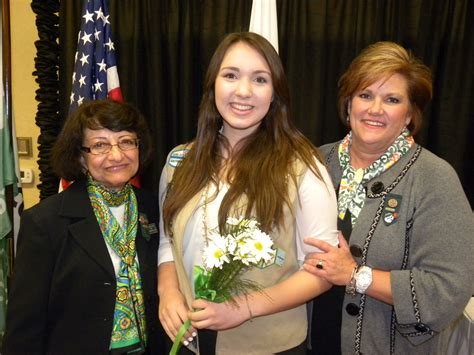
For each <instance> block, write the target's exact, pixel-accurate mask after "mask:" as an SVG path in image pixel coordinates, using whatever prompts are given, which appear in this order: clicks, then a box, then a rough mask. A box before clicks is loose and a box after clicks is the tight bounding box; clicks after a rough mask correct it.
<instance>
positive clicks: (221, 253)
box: [170, 217, 276, 355]
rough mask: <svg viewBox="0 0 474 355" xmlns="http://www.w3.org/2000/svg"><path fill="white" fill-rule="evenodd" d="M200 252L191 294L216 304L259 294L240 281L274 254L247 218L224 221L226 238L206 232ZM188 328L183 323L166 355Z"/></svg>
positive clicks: (270, 260)
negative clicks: (204, 245)
mask: <svg viewBox="0 0 474 355" xmlns="http://www.w3.org/2000/svg"><path fill="white" fill-rule="evenodd" d="M209 234H210V235H209V236H208V240H207V244H206V247H205V248H204V250H203V266H195V267H194V293H195V295H196V298H200V299H205V300H207V301H212V302H216V303H222V302H225V301H229V302H232V303H235V301H234V299H233V297H234V296H236V295H239V294H245V293H247V292H248V291H261V287H260V285H258V284H257V283H256V282H254V281H251V280H243V279H241V276H242V274H243V273H244V272H245V271H246V270H248V269H249V268H251V267H254V266H256V267H260V268H263V267H265V266H268V265H270V264H272V263H273V262H274V260H275V255H276V251H275V249H274V248H273V241H272V239H271V238H270V236H269V235H268V234H266V233H264V232H262V231H261V230H260V225H259V223H258V222H257V221H256V220H255V219H253V218H251V219H246V218H242V217H241V218H239V219H237V218H232V217H229V218H228V219H227V221H226V234H225V235H220V234H219V231H218V230H217V228H216V229H215V230H211V231H209ZM190 326H191V321H190V320H187V321H186V322H185V323H184V324H183V325H182V326H181V329H180V330H179V332H178V335H177V336H176V339H175V341H174V343H173V347H172V349H171V351H170V355H176V354H177V353H178V351H179V348H180V346H181V341H182V339H183V336H184V333H185V332H186V331H187V330H188V329H189V327H190Z"/></svg>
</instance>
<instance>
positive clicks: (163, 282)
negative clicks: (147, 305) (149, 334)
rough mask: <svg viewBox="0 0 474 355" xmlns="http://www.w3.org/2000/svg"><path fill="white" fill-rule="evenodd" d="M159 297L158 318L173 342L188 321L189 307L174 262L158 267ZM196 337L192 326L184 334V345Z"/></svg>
mask: <svg viewBox="0 0 474 355" xmlns="http://www.w3.org/2000/svg"><path fill="white" fill-rule="evenodd" d="M158 295H159V297H160V303H159V309H158V317H159V318H160V322H161V324H162V325H163V329H164V330H165V331H166V334H168V336H169V337H170V338H171V340H173V341H174V340H175V339H176V335H177V334H178V332H179V330H180V329H181V326H182V325H183V324H184V323H185V322H186V321H187V320H188V311H189V307H188V305H187V303H186V299H185V298H184V295H183V294H182V292H181V290H180V289H179V283H178V276H177V274H176V268H175V264H174V262H165V263H162V264H160V266H159V267H158ZM195 336H196V330H195V329H194V328H193V327H192V326H191V327H189V329H188V331H187V332H186V333H185V334H184V337H183V344H184V345H188V343H189V342H191V341H192V340H193V337H195Z"/></svg>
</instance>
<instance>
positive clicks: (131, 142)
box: [118, 138, 136, 148]
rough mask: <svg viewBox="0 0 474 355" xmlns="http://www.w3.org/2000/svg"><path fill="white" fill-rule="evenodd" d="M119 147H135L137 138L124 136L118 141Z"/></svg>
mask: <svg viewBox="0 0 474 355" xmlns="http://www.w3.org/2000/svg"><path fill="white" fill-rule="evenodd" d="M118 145H119V147H121V148H132V147H133V148H135V147H136V140H135V139H132V138H124V139H122V140H120V142H118Z"/></svg>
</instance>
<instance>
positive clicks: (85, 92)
mask: <svg viewBox="0 0 474 355" xmlns="http://www.w3.org/2000/svg"><path fill="white" fill-rule="evenodd" d="M106 97H109V98H111V99H113V100H117V101H123V99H122V93H121V90H120V82H119V78H118V73H117V67H116V59H115V46H114V42H113V41H112V38H111V26H110V22H109V14H108V8H107V0H87V1H85V5H84V11H83V12H82V17H81V29H80V31H79V33H78V36H77V52H76V55H75V63H74V73H73V77H72V90H71V96H70V99H71V105H70V107H69V112H70V113H71V112H73V111H74V110H75V109H76V108H77V107H78V106H79V105H81V104H82V103H83V102H86V101H90V100H97V99H103V98H106Z"/></svg>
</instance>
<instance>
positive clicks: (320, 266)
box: [316, 259, 324, 270]
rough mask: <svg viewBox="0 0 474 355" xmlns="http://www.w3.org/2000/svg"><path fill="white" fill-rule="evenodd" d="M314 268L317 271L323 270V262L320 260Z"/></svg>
mask: <svg viewBox="0 0 474 355" xmlns="http://www.w3.org/2000/svg"><path fill="white" fill-rule="evenodd" d="M316 268H318V269H319V270H322V269H324V260H322V259H320V260H319V261H318V263H317V264H316Z"/></svg>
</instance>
